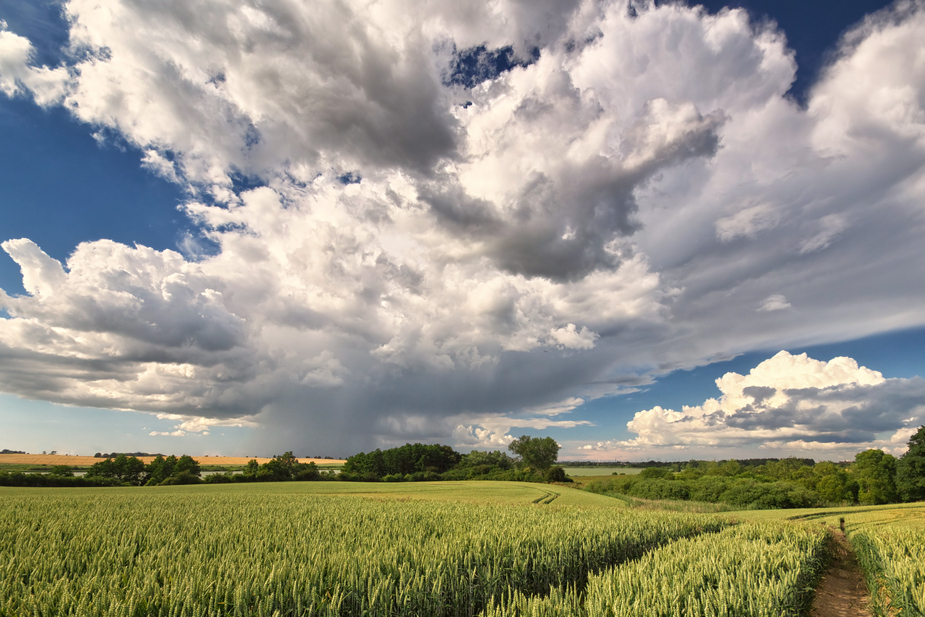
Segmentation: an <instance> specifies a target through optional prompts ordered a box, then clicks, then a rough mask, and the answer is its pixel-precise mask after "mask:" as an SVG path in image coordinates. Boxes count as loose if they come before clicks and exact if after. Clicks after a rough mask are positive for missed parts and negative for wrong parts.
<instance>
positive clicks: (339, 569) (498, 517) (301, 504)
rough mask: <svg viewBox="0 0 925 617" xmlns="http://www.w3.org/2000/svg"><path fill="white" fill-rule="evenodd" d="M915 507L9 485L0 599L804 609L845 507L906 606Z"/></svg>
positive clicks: (582, 495)
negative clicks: (670, 507)
mask: <svg viewBox="0 0 925 617" xmlns="http://www.w3.org/2000/svg"><path fill="white" fill-rule="evenodd" d="M846 512H847V514H846ZM923 514H925V504H913V505H912V506H909V507H895V506H893V507H890V508H866V509H849V508H845V509H838V510H829V511H825V510H821V509H817V510H812V511H771V512H744V513H730V514H729V515H726V514H723V515H716V514H694V513H681V512H669V511H658V510H651V509H637V508H627V507H625V503H624V502H622V501H619V500H616V499H612V498H609V497H604V496H601V495H595V494H592V493H587V492H584V491H580V490H576V489H573V488H570V487H565V486H559V485H543V484H527V483H510V482H433V483H396V484H392V483H373V484H368V483H344V482H309V483H303V482H288V483H266V484H245V485H214V486H177V487H151V488H143V489H141V488H109V489H96V488H92V489H9V488H6V489H0V568H2V570H3V576H2V577H0V617H13V616H17V617H18V616H20V615H32V616H46V615H47V616H51V615H69V614H73V615H128V616H131V617H147V616H160V615H163V616H164V617H169V616H172V615H189V616H199V615H201V616H203V617H205V616H206V615H208V616H213V615H214V616H226V615H227V616H232V615H242V616H248V617H250V616H258V615H260V616H262V615H266V616H267V617H270V616H272V615H277V614H278V615H281V616H282V615H298V616H303V615H345V616H346V615H383V616H385V615H447V616H449V615H452V616H461V615H466V616H475V615H483V616H484V617H508V616H510V617H513V616H515V615H524V616H526V615H536V616H542V615H549V616H552V615H563V616H564V615H575V616H588V617H591V616H595V617H596V616H598V615H600V616H602V617H603V616H613V617H616V616H622V615H665V616H669V615H679V616H680V615H735V616H737V617H746V616H749V615H769V616H770V615H775V616H776V615H794V616H795V615H798V614H801V611H803V610H805V608H806V603H807V602H808V601H809V599H810V597H811V590H812V588H813V587H814V584H815V581H816V580H817V579H818V577H819V575H820V573H821V569H822V568H823V567H824V562H825V555H826V546H827V542H828V538H829V537H830V534H831V532H830V531H828V529H829V527H828V525H821V524H819V523H820V522H825V523H833V522H834V525H836V526H837V525H838V519H839V518H840V517H843V516H844V517H845V518H846V520H847V521H849V522H848V526H849V533H850V534H851V535H852V538H861V537H862V535H861V534H862V532H863V533H868V532H873V531H875V532H876V534H875V535H869V536H863V537H869V538H870V545H871V547H872V548H871V549H870V550H869V551H868V553H869V555H868V556H867V557H866V559H867V560H868V563H869V564H871V565H870V567H871V572H873V574H872V578H871V580H872V582H873V584H875V585H881V586H882V588H883V593H882V594H880V596H878V598H879V599H878V601H881V602H883V603H884V606H886V605H887V604H888V603H892V606H893V610H894V614H896V615H901V616H905V615H915V614H919V613H915V612H911V611H912V610H913V608H915V606H916V605H914V604H913V602H916V601H917V600H916V598H917V596H916V594H917V593H921V590H922V582H921V577H920V578H918V579H916V578H915V577H916V576H920V573H921V566H917V564H918V563H921V562H925V559H921V561H918V562H916V561H914V560H919V559H920V558H921V557H922V555H921V547H922V546H925V543H923V542H922V540H923V537H922V535H921V530H922V525H921V520H922V518H923V517H922V515H923ZM788 517H794V520H788ZM893 532H902V533H896V534H893ZM891 534H892V535H891ZM903 534H906V535H903ZM878 542H879V544H878ZM890 551H893V552H890ZM897 551H898V552H897ZM916 551H919V552H916ZM900 553H902V555H900ZM907 553H908V558H910V559H912V560H913V562H909V563H907V562H908V561H909V559H907V562H903V561H902V559H903V558H905V557H903V555H906V554H907ZM891 564H899V566H898V567H892V566H891ZM916 566H917V567H918V568H919V570H918V572H919V574H916V571H915V567H916ZM917 581H918V582H917ZM900 603H905V605H904V606H909V607H912V608H910V609H909V611H910V612H898V609H901V608H902V607H901V606H900Z"/></svg>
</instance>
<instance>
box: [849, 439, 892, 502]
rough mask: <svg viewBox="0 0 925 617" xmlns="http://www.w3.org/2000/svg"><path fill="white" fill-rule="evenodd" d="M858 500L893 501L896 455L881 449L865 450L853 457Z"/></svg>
mask: <svg viewBox="0 0 925 617" xmlns="http://www.w3.org/2000/svg"><path fill="white" fill-rule="evenodd" d="M853 471H854V478H855V480H856V481H857V483H858V501H859V502H860V503H862V504H865V505H874V504H881V503H895V502H896V500H897V494H896V457H894V456H893V455H892V454H886V453H885V452H884V451H883V450H865V451H864V452H859V453H858V454H857V456H855V457H854V468H853Z"/></svg>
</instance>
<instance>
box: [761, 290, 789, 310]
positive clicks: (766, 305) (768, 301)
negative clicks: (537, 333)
mask: <svg viewBox="0 0 925 617" xmlns="http://www.w3.org/2000/svg"><path fill="white" fill-rule="evenodd" d="M788 308H790V303H789V302H787V298H786V297H784V296H783V295H781V294H774V295H773V296H768V297H767V298H765V299H764V302H762V303H761V306H759V307H758V309H757V310H758V311H759V312H761V313H770V312H772V311H783V310H786V309H788Z"/></svg>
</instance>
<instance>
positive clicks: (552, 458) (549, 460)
mask: <svg viewBox="0 0 925 617" xmlns="http://www.w3.org/2000/svg"><path fill="white" fill-rule="evenodd" d="M508 449H509V450H510V451H511V452H513V453H514V454H516V455H517V456H519V457H520V459H521V461H522V462H523V464H524V465H526V466H527V467H530V468H531V469H538V470H546V469H549V468H550V467H552V466H553V464H554V463H555V462H556V459H558V458H559V444H557V443H556V440H555V439H553V438H552V437H542V438H540V437H530V436H529V435H523V436H522V437H521V438H520V439H515V440H514V441H512V442H511V443H510V445H508Z"/></svg>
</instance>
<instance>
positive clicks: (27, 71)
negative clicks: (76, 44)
mask: <svg viewBox="0 0 925 617" xmlns="http://www.w3.org/2000/svg"><path fill="white" fill-rule="evenodd" d="M6 27H7V26H6V22H3V25H2V27H0V92H3V93H4V94H5V95H7V96H13V95H15V94H18V93H21V92H23V91H28V92H30V93H31V94H32V96H33V97H34V98H35V102H36V103H38V104H39V105H42V106H46V105H51V104H53V103H57V102H59V101H60V99H61V98H62V97H63V96H64V94H65V88H66V82H67V80H68V72H67V70H66V69H64V68H56V69H49V68H48V67H45V66H43V67H34V66H30V65H29V60H30V59H31V57H32V55H33V53H34V49H33V47H32V43H30V42H29V40H28V39H26V38H24V37H21V36H17V35H16V34H13V33H12V32H8V31H7V30H6Z"/></svg>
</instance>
